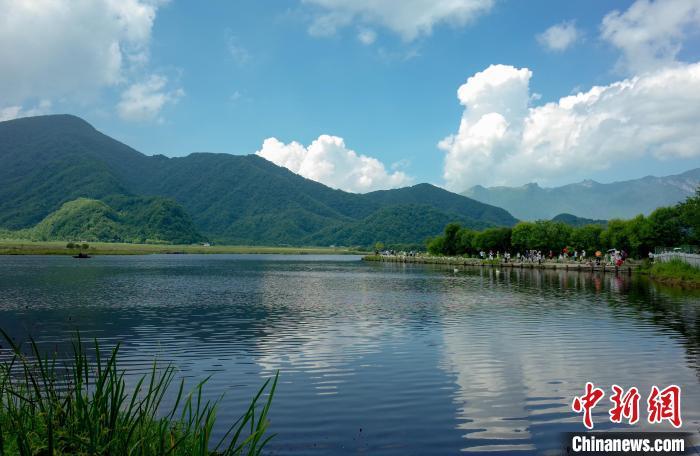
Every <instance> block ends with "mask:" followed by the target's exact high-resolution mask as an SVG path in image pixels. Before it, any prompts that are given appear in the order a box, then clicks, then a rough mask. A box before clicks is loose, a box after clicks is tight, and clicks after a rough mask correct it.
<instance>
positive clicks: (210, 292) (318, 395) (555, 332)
mask: <svg viewBox="0 0 700 456" xmlns="http://www.w3.org/2000/svg"><path fill="white" fill-rule="evenodd" d="M326 259H328V258H326ZM93 260H94V261H93ZM332 260H333V261H325V262H323V261H317V260H314V258H308V257H267V256H263V257H255V256H252V257H251V256H246V257H239V256H190V255H181V256H149V257H133V258H131V257H130V258H125V257H119V258H114V257H112V258H107V257H95V258H93V259H92V260H91V261H90V263H89V264H88V263H81V262H76V261H73V260H72V259H68V258H65V259H64V258H31V257H18V258H3V262H2V263H0V321H2V322H3V323H2V324H3V325H5V327H6V328H8V329H9V330H11V331H13V334H14V335H16V336H17V337H18V338H23V337H26V335H27V334H33V335H34V336H36V337H38V338H39V339H40V340H41V341H43V343H45V344H47V346H50V347H54V346H55V345H56V344H59V345H60V344H61V343H63V342H65V341H66V340H67V339H68V338H69V336H70V333H71V331H73V330H74V329H75V328H80V329H81V331H82V333H83V336H84V338H91V337H98V338H99V339H100V340H101V341H103V342H107V343H108V344H109V345H112V344H113V343H114V342H116V341H122V342H124V347H123V354H124V357H123V360H122V361H123V364H122V366H123V367H127V368H129V369H130V370H131V371H132V372H144V371H146V370H148V369H150V367H151V362H152V360H153V358H154V356H158V358H159V359H160V360H161V361H163V362H172V363H174V364H175V365H176V366H177V367H178V369H179V373H180V374H181V375H182V376H184V377H192V378H193V381H194V379H198V380H199V379H201V378H203V377H204V376H207V375H209V374H214V376H213V377H212V379H211V380H210V384H209V388H208V389H207V392H208V393H209V394H211V395H212V397H211V398H216V397H218V396H219V395H220V394H222V393H226V398H225V403H224V406H223V407H222V408H221V414H222V422H227V421H229V420H230V419H235V418H237V413H238V412H239V411H240V410H241V407H243V406H244V405H245V402H246V400H247V398H248V397H250V394H252V392H253V391H255V389H256V388H257V387H258V386H259V385H260V383H261V377H267V376H269V375H270V374H271V373H272V372H273V371H274V370H276V369H280V370H281V371H282V376H281V383H280V386H279V394H278V397H277V399H276V400H275V406H274V407H273V409H274V410H273V423H274V424H273V427H274V429H275V432H278V433H279V436H278V438H276V439H275V441H276V442H277V443H275V444H274V450H275V452H277V453H280V454H313V453H314V452H316V453H317V454H327V453H342V452H343V450H345V451H349V452H365V453H368V454H405V453H406V452H408V450H411V451H416V452H419V453H423V454H434V453H439V454H455V453H456V452H458V451H459V450H460V449H466V450H468V451H471V452H478V451H481V450H484V451H488V452H493V451H501V450H508V451H514V450H522V451H523V453H525V454H530V453H532V452H539V453H541V452H544V451H546V450H548V449H550V448H552V445H557V444H558V437H557V438H555V436H557V435H558V433H559V432H562V431H567V430H578V429H580V428H581V424H580V421H579V420H578V418H577V417H576V416H575V415H574V414H573V413H572V412H570V401H571V398H572V397H573V395H575V394H580V393H581V388H582V385H583V384H584V383H585V381H587V380H591V381H594V382H595V383H596V384H597V385H599V386H602V387H604V388H608V387H609V385H610V384H611V383H618V384H621V385H624V386H633V385H634V386H638V387H639V388H640V389H642V390H644V391H648V387H649V385H650V384H651V383H657V384H659V385H663V384H669V383H672V382H673V383H680V384H681V385H682V387H683V394H684V401H685V402H686V403H687V404H688V406H687V408H686V410H685V412H686V416H685V422H686V424H687V425H688V426H690V428H693V426H694V427H695V428H697V427H698V426H700V421H698V420H700V408H698V407H693V406H692V404H698V403H700V386H699V384H698V380H697V373H698V351H699V350H698V347H699V346H700V342H699V341H698V334H700V331H699V328H700V319H699V318H698V308H699V305H698V299H696V298H694V297H689V296H688V295H687V294H680V295H672V294H669V293H668V292H667V291H665V290H661V289H657V288H655V287H654V286H653V285H651V284H649V283H648V282H647V281H645V280H642V279H638V278H631V277H628V276H613V275H610V274H608V275H605V276H601V275H591V274H588V273H580V274H579V273H573V272H572V273H568V274H567V273H566V272H565V271H536V270H535V271H532V270H503V271H500V270H497V269H495V268H494V269H491V268H485V269H470V270H468V271H466V272H464V271H463V272H460V273H457V274H454V273H453V272H452V268H450V269H449V270H446V269H441V268H440V267H425V266H421V265H402V264H365V263H361V262H359V261H353V262H348V261H344V260H347V259H346V258H336V259H332ZM596 411H598V410H596ZM605 412H606V410H605V409H601V411H600V413H601V414H599V415H598V416H596V422H597V423H599V424H597V428H600V429H605V428H606V427H609V425H608V424H607V420H606V418H605V416H604V414H605ZM360 429H362V431H360Z"/></svg>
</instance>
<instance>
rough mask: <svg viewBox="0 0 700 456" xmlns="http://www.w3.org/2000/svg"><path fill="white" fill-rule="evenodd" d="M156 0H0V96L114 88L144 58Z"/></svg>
mask: <svg viewBox="0 0 700 456" xmlns="http://www.w3.org/2000/svg"><path fill="white" fill-rule="evenodd" d="M159 4H160V2H156V1H149V0H31V1H17V0H0V11H2V13H1V14H0V62H2V63H1V65H2V71H0V97H2V99H3V100H4V101H5V102H9V103H21V102H23V101H24V100H25V99H27V98H34V97H40V98H56V97H62V96H65V95H77V96H85V94H86V93H90V92H91V91H93V90H95V89H98V88H101V87H105V86H114V85H116V84H119V83H121V82H122V81H124V78H125V73H126V72H128V71H129V70H130V69H132V68H136V67H139V66H142V65H143V64H144V62H146V61H147V60H148V45H149V41H150V37H151V29H152V27H153V22H154V20H155V17H156V12H157V9H158V6H159Z"/></svg>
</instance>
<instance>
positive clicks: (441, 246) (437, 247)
mask: <svg viewBox="0 0 700 456" xmlns="http://www.w3.org/2000/svg"><path fill="white" fill-rule="evenodd" d="M428 252H429V253H430V254H431V255H443V254H444V253H445V238H444V237H443V236H435V237H434V238H432V239H429V240H428Z"/></svg>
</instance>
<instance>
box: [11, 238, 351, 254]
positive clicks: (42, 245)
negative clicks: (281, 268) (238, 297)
mask: <svg viewBox="0 0 700 456" xmlns="http://www.w3.org/2000/svg"><path fill="white" fill-rule="evenodd" d="M66 245H67V243H66V242H65V241H46V242H34V241H22V240H15V239H12V240H0V255H75V254H76V253H77V252H78V250H77V249H74V248H73V249H71V248H67V247H66ZM89 246H90V247H89V249H88V250H87V252H88V253H89V254H90V255H148V254H154V253H172V254H175V253H183V254H186V253H207V254H222V253H276V254H285V255H300V254H301V255H345V254H362V253H363V252H360V251H357V250H353V249H349V248H332V247H265V246H245V245H212V246H208V247H207V246H203V245H166V244H126V243H112V242H90V243H89Z"/></svg>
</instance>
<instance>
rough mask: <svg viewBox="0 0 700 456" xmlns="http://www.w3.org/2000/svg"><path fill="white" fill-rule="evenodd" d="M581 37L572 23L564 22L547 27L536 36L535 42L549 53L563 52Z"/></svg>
mask: <svg viewBox="0 0 700 456" xmlns="http://www.w3.org/2000/svg"><path fill="white" fill-rule="evenodd" d="M580 36H581V33H580V32H579V31H578V29H577V28H576V24H575V23H574V21H566V22H562V23H561V24H556V25H553V26H551V27H549V28H548V29H547V30H545V31H544V32H542V33H540V34H539V35H537V41H538V42H539V43H540V44H541V45H542V46H544V47H546V48H547V49H549V50H550V51H565V50H566V49H568V48H569V47H570V46H571V45H573V44H574V43H575V42H576V41H577V40H578V39H579V38H580Z"/></svg>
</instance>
